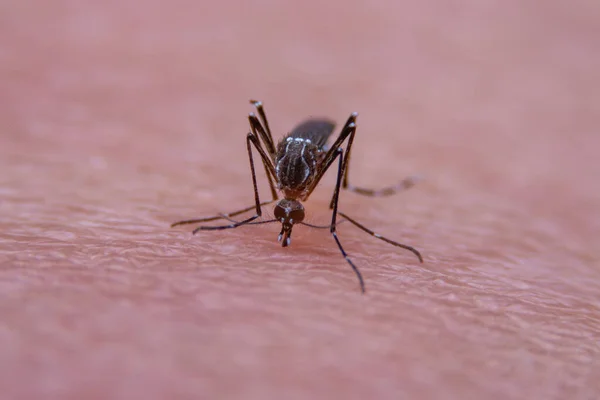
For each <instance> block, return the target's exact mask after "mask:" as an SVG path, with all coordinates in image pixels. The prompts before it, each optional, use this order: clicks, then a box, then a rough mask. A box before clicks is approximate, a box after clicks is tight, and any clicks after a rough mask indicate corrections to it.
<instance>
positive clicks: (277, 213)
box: [273, 205, 285, 220]
mask: <svg viewBox="0 0 600 400" xmlns="http://www.w3.org/2000/svg"><path fill="white" fill-rule="evenodd" d="M273 214H274V215H275V218H276V219H278V220H281V219H282V218H285V210H284V209H283V207H281V206H280V205H276V206H275V209H274V210H273Z"/></svg>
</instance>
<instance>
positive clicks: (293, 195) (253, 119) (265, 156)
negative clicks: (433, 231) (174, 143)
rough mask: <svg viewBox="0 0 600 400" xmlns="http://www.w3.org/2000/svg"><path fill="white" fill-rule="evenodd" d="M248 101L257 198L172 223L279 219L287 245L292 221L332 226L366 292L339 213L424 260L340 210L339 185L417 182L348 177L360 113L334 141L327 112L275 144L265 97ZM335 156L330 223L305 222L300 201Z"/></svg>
mask: <svg viewBox="0 0 600 400" xmlns="http://www.w3.org/2000/svg"><path fill="white" fill-rule="evenodd" d="M250 103H251V104H253V105H254V107H255V108H256V111H257V113H258V116H257V115H256V114H255V113H250V114H249V116H248V120H249V121H250V132H249V133H248V134H247V136H246V147H247V150H248V159H249V161H250V171H251V173H252V184H253V186H254V204H253V205H252V206H249V207H246V208H244V209H241V210H237V211H234V212H230V213H226V214H218V215H215V216H212V217H206V218H199V219H190V220H184V221H178V222H175V223H173V224H172V225H171V227H175V226H178V225H185V224H200V223H205V222H210V221H216V220H219V219H224V220H227V221H229V222H230V224H228V225H217V226H206V225H201V226H199V227H198V228H196V229H194V230H193V234H196V233H197V232H198V231H200V230H221V229H232V228H237V227H239V226H244V225H256V224H266V223H272V222H280V223H281V232H280V233H279V238H278V241H279V242H281V245H282V246H283V247H286V246H289V245H290V243H291V235H292V229H293V228H294V225H305V226H309V227H313V228H329V230H330V232H331V235H332V236H333V239H334V240H335V242H336V244H337V246H338V248H339V249H340V252H341V253H342V255H343V256H344V258H345V259H346V261H347V262H348V264H350V266H351V267H352V270H353V271H354V273H355V274H356V276H357V278H358V282H359V284H360V289H361V291H362V292H363V293H364V292H365V284H364V281H363V277H362V275H361V273H360V271H359V269H358V268H357V267H356V265H355V264H354V262H353V261H352V260H351V259H350V257H349V256H348V254H347V253H346V251H345V250H344V248H343V246H342V243H341V242H340V240H339V238H338V234H337V231H336V226H337V225H339V223H340V222H338V221H337V218H338V215H340V216H341V217H342V218H343V219H344V220H347V221H349V222H350V223H352V224H353V225H354V226H356V227H357V228H359V229H361V230H363V231H364V232H366V233H368V234H369V235H371V236H374V237H375V238H377V239H380V240H383V241H384V242H387V243H389V244H392V245H394V246H397V247H401V248H403V249H406V250H409V251H411V252H412V253H413V254H414V255H415V256H417V258H418V259H419V261H420V262H423V258H422V257H421V254H420V253H419V252H418V251H417V250H416V249H415V248H413V247H411V246H408V245H405V244H401V243H398V242H395V241H393V240H390V239H387V238H385V237H383V236H381V235H379V234H377V233H375V232H373V231H372V230H370V229H368V228H366V227H365V226H364V225H362V224H360V223H359V222H357V221H356V220H354V219H353V218H350V217H349V216H348V215H347V214H345V213H343V212H341V211H339V210H338V199H339V195H340V189H345V190H349V191H351V192H354V193H358V194H361V195H364V196H370V197H382V196H390V195H393V194H396V193H398V192H400V191H402V190H405V189H408V188H410V187H412V186H413V185H414V184H415V182H416V178H414V177H410V178H406V179H404V180H403V181H401V182H400V183H399V184H397V185H395V186H390V187H386V188H383V189H379V190H373V189H366V188H362V187H356V186H353V185H351V184H349V183H348V164H349V162H350V153H351V150H352V142H353V141H354V135H355V134H356V118H357V117H358V114H357V113H352V114H350V117H349V118H348V120H347V121H346V123H345V124H344V127H343V128H342V131H341V132H340V134H339V136H338V137H337V139H336V140H335V142H334V143H333V144H332V145H331V146H327V140H328V139H329V136H331V134H332V133H333V130H334V128H335V123H333V122H332V121H330V120H328V119H323V118H311V119H307V120H305V121H303V122H301V123H300V124H298V125H297V126H296V127H295V128H294V129H293V130H292V131H291V132H290V133H288V134H287V135H286V136H284V138H283V139H282V140H281V141H280V142H279V143H278V144H277V146H275V142H274V141H273V136H272V135H271V129H270V128H269V123H268V122H267V116H266V114H265V111H264V108H263V105H262V103H261V102H260V101H256V100H250ZM346 140H347V142H346V150H345V151H344V149H343V148H342V144H344V142H345V141H346ZM252 147H254V148H255V149H256V151H258V154H259V155H260V158H261V161H262V163H263V166H264V168H265V173H266V175H267V179H268V181H269V186H270V188H271V196H272V200H269V201H265V202H262V203H261V201H260V197H259V195H258V187H257V184H256V171H255V168H254V158H253V156H252ZM336 159H337V160H338V168H337V180H336V184H335V189H334V191H333V197H332V198H331V202H330V204H329V208H330V209H331V210H332V216H331V225H327V226H321V227H319V226H315V225H312V224H309V223H306V222H303V221H304V206H303V205H302V202H304V201H306V200H308V198H309V197H310V195H311V193H312V192H313V190H314V189H315V188H316V187H317V185H318V184H319V182H320V181H321V178H323V175H324V174H325V172H327V170H328V169H329V167H330V166H331V165H332V164H333V162H334V161H335V160H336ZM278 191H279V192H280V193H281V195H282V197H283V198H282V199H281V200H280V199H279V195H278ZM276 201H277V204H276V205H275V208H274V210H273V214H274V217H275V218H274V219H269V220H258V221H256V220H257V219H258V218H260V217H261V216H262V207H263V206H265V205H268V204H271V203H274V202H276ZM252 209H254V210H255V214H254V215H253V216H251V217H249V218H246V219H244V220H242V221H236V220H234V219H232V218H233V217H235V216H237V215H241V214H243V213H245V212H248V211H251V210H252Z"/></svg>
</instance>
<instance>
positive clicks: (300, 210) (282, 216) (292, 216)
mask: <svg viewBox="0 0 600 400" xmlns="http://www.w3.org/2000/svg"><path fill="white" fill-rule="evenodd" d="M273 215H274V216H275V218H276V219H277V220H279V221H280V222H281V223H283V224H286V225H287V224H290V225H293V224H296V223H300V222H302V221H304V206H303V205H302V203H300V202H299V201H298V200H290V199H282V200H280V201H279V203H277V205H276V206H275V209H274V210H273Z"/></svg>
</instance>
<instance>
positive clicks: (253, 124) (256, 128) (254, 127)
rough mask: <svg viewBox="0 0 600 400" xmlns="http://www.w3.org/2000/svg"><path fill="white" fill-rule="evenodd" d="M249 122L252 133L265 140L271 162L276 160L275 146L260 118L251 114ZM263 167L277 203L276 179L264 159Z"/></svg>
mask: <svg viewBox="0 0 600 400" xmlns="http://www.w3.org/2000/svg"><path fill="white" fill-rule="evenodd" d="M248 121H249V122H250V129H251V131H252V133H253V134H254V136H256V137H260V138H261V139H262V140H263V142H264V144H265V147H266V148H267V153H269V156H270V157H271V160H272V159H274V157H275V147H274V145H273V139H272V138H271V137H270V136H267V134H266V133H265V130H264V129H263V126H262V124H261V123H260V122H259V121H258V118H256V115H254V113H250V115H248ZM263 165H264V167H265V173H266V174H267V179H268V180H269V187H270V188H271V196H272V199H273V201H275V200H277V190H276V189H275V184H274V183H273V178H274V177H272V176H271V174H270V171H269V167H268V165H267V163H266V162H265V160H264V159H263Z"/></svg>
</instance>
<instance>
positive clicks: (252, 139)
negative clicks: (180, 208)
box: [176, 133, 272, 234]
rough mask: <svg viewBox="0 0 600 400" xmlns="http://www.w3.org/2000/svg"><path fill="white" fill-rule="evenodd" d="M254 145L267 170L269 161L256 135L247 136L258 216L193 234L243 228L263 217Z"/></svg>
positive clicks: (196, 230)
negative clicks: (253, 154) (253, 150)
mask: <svg viewBox="0 0 600 400" xmlns="http://www.w3.org/2000/svg"><path fill="white" fill-rule="evenodd" d="M253 145H254V148H256V150H257V151H258V152H259V153H260V155H261V157H262V159H263V163H265V168H267V164H266V163H267V161H268V159H267V158H266V154H265V152H264V150H263V148H262V147H261V145H260V141H259V140H258V138H257V137H256V136H255V135H254V134H252V133H248V135H247V136H246V147H247V149H248V160H249V161H250V172H251V173H252V186H253V188H254V208H255V210H256V214H254V215H253V216H251V217H249V218H246V219H244V220H242V221H239V222H235V223H232V224H229V225H217V226H200V227H198V228H196V229H194V230H193V231H192V233H193V234H195V233H197V232H198V231H200V230H221V229H231V228H237V227H238V226H241V225H244V224H247V223H249V222H251V221H254V220H255V219H256V218H258V217H260V216H261V215H262V210H261V206H262V203H261V202H260V197H259V195H258V185H257V184H256V171H255V168H254V158H253V157H252V146H253ZM269 166H270V167H271V168H272V165H270V164H269ZM251 209H252V208H249V209H244V210H240V211H239V212H237V214H235V215H238V214H241V213H242V212H245V211H250V210H251ZM223 215H227V217H230V216H232V214H223ZM223 215H219V216H218V217H217V218H215V219H220V218H223ZM226 219H227V218H226ZM183 222H185V223H188V222H187V221H183ZM202 222H206V221H202ZM190 223H191V222H190ZM176 224H177V225H181V224H180V223H176Z"/></svg>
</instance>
